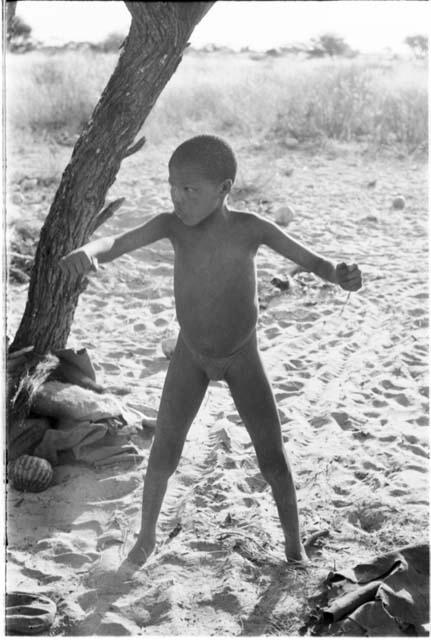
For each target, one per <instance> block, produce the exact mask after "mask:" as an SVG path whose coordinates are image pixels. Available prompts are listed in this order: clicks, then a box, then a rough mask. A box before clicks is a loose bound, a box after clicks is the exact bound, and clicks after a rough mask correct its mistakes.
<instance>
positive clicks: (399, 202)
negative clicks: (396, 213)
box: [392, 196, 406, 209]
mask: <svg viewBox="0 0 431 640" xmlns="http://www.w3.org/2000/svg"><path fill="white" fill-rule="evenodd" d="M405 206H406V201H405V198H404V196H395V198H394V199H393V200H392V208H393V209H404V207H405Z"/></svg>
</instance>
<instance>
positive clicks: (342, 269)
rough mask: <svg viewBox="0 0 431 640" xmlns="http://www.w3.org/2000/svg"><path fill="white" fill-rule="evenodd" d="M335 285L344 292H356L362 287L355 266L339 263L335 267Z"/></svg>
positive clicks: (359, 273)
mask: <svg viewBox="0 0 431 640" xmlns="http://www.w3.org/2000/svg"><path fill="white" fill-rule="evenodd" d="M335 278H336V283H337V284H339V285H340V287H341V288H342V289H345V290H346V291H357V290H358V289H360V288H361V287H362V273H361V270H360V269H359V268H358V265H357V264H346V263H345V262H340V263H339V264H337V266H336V267H335Z"/></svg>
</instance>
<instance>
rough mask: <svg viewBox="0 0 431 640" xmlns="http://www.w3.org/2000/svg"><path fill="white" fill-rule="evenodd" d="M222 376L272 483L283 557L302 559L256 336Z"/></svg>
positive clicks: (285, 463)
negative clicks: (283, 539)
mask: <svg viewBox="0 0 431 640" xmlns="http://www.w3.org/2000/svg"><path fill="white" fill-rule="evenodd" d="M225 379H226V382H227V383H228V385H229V388H230V391H231V393H232V397H233V400H234V402H235V404H236V407H237V409H238V412H239V414H240V416H241V418H242V420H243V421H244V424H245V426H246V428H247V431H248V432H249V434H250V437H251V439H252V442H253V445H254V448H255V450H256V456H257V460H258V463H259V467H260V471H261V473H262V475H263V477H264V478H265V480H266V481H267V482H268V484H269V485H270V486H271V489H272V493H273V496H274V500H275V503H276V505H277V509H278V514H279V517H280V523H281V526H282V529H283V533H284V537H285V540H286V545H285V552H286V558H287V560H288V561H289V560H295V561H302V562H305V561H307V555H306V553H305V550H304V547H303V545H302V543H301V538H300V532H299V519H298V508H297V503H296V492H295V484H294V481H293V477H292V471H291V468H290V465H289V461H288V459H287V456H286V453H285V451H284V447H283V441H282V436H281V424H280V418H279V415H278V411H277V406H276V404H275V399H274V395H273V392H272V389H271V385H270V383H269V380H268V377H267V375H266V372H265V369H264V367H263V363H262V360H261V357H260V354H259V351H258V348H257V344H256V339H253V340H251V342H250V343H249V344H248V346H247V348H246V349H244V350H243V351H242V352H241V353H239V354H238V356H237V357H236V358H235V360H234V361H233V362H232V364H231V365H230V367H229V369H228V370H227V372H226V376H225Z"/></svg>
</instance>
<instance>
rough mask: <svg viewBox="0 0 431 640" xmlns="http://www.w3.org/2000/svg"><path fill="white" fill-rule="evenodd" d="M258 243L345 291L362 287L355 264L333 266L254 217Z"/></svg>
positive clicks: (264, 221)
mask: <svg viewBox="0 0 431 640" xmlns="http://www.w3.org/2000/svg"><path fill="white" fill-rule="evenodd" d="M255 219H256V225H257V229H258V237H259V240H260V243H262V244H266V245H267V246H268V247H269V248H270V249H273V251H276V252H277V253H279V254H280V255H282V256H284V257H285V258H288V259H289V260H292V262H296V264H299V265H301V266H302V267H304V269H305V270H306V271H312V272H313V273H315V274H316V275H318V276H319V277H320V278H323V279H324V280H328V281H329V282H333V283H334V284H338V285H340V287H342V288H343V289H346V291H357V290H358V289H360V288H361V286H362V274H361V271H360V269H359V268H358V266H357V265H356V264H350V265H347V264H346V263H345V262H341V263H339V264H334V263H333V262H331V261H330V260H327V259H326V258H324V257H323V256H321V255H319V254H318V253H315V252H314V251H310V249H307V247H305V246H304V245H303V244H301V243H300V242H298V241H297V240H294V239H293V238H291V237H290V236H289V235H288V234H287V233H284V231H282V230H281V229H280V227H278V226H277V225H276V224H274V223H272V222H269V220H264V219H263V218H260V217H258V216H256V218H255Z"/></svg>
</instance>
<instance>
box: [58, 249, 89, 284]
mask: <svg viewBox="0 0 431 640" xmlns="http://www.w3.org/2000/svg"><path fill="white" fill-rule="evenodd" d="M60 269H61V270H62V271H63V273H65V274H66V275H69V276H71V277H74V278H78V277H79V276H85V275H87V273H89V272H90V271H97V258H92V257H90V256H89V255H88V253H87V252H86V251H85V250H84V249H75V250H74V251H71V252H70V253H68V254H67V256H64V258H61V260H60Z"/></svg>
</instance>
